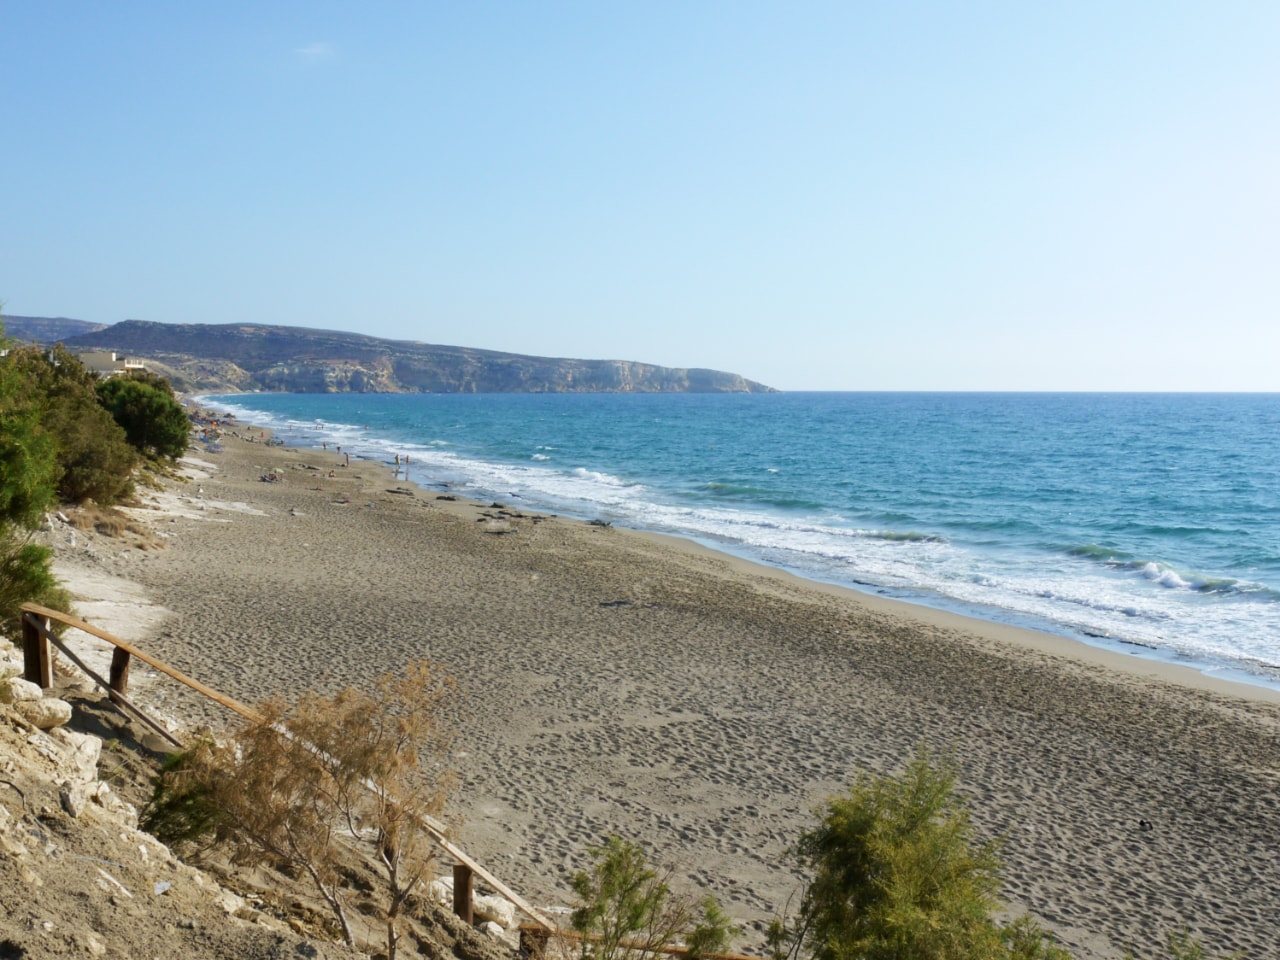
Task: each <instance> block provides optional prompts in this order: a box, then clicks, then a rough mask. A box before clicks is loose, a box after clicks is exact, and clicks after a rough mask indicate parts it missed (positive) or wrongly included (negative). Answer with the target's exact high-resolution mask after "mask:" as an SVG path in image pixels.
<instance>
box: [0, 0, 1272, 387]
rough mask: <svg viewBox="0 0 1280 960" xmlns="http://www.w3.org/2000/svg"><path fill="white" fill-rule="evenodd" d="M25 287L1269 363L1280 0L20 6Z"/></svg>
mask: <svg viewBox="0 0 1280 960" xmlns="http://www.w3.org/2000/svg"><path fill="white" fill-rule="evenodd" d="M0 24H3V32H4V47H3V49H4V59H3V82H0V135H2V136H3V143H2V145H0V300H3V301H5V309H6V312H8V313H12V314H17V315H28V316H67V317H75V318H78V319H82V320H90V321H95V322H100V323H115V322H118V321H120V320H124V319H131V318H137V319H144V320H156V321H163V322H172V323H178V322H190V323H225V322H231V321H244V322H262V323H281V324H289V325H298V326H313V327H325V328H330V329H340V330H353V331H359V332H363V333H369V334H373V335H376V336H384V337H392V338H398V339H411V340H424V341H427V342H431V343H444V344H460V345H464V346H474V347H485V348H490V349H496V350H508V351H513V352H517V353H531V354H540V355H545V356H570V357H587V358H616V359H628V360H644V361H649V362H653V363H660V364H664V365H668V366H682V367H683V366H701V367H713V368H717V369H722V370H732V371H734V372H737V373H741V374H743V375H745V376H748V377H751V378H752V379H755V380H760V381H763V382H765V383H769V384H771V385H773V386H777V387H781V388H784V389H792V390H802V389H827V390H880V389H926V390H929V389H933V390H1019V389H1065V390H1095V389H1102V390H1266V391H1277V390H1280V3H1277V2H1275V0H1255V2H1243V3H1242V2H1232V0H1205V2H1194V3H1188V2H1178V0H1152V2H1124V0H1102V2H1087V0H1082V2H1075V0H1072V2H1067V0H1061V2H1052V0H1045V2H1035V0H1011V2H983V0H972V2H959V0H955V2H942V0H938V2H910V0H896V2H890V0H884V2H875V3H871V2H858V0H841V2H831V3H825V2H806V0H797V2H785V3H784V2H777V3H757V2H750V0H731V2H697V0H681V2H663V0H657V2H645V3H638V2H637V3H622V2H611V0H586V2H582V3H561V2H535V0H528V2H510V3H486V2H475V3H471V2H463V3H458V2H448V3H444V2H441V3H430V2H406V3H394V4H393V3H373V2H371V3H363V4H356V3H327V2H310V0H308V2H287V0H286V2H271V3H260V2H228V0H223V2H218V3H186V2H177V0H175V2H171V3H140V2H128V0H119V2H111V3H101V2H96V0H95V2H82V3H75V2H58V0H50V2H47V3H46V2H41V3H30V2H25V0H0Z"/></svg>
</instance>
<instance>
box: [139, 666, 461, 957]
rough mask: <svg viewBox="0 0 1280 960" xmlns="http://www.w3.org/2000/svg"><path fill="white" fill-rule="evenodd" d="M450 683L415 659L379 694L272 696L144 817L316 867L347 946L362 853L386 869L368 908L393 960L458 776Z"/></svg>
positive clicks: (182, 771)
mask: <svg viewBox="0 0 1280 960" xmlns="http://www.w3.org/2000/svg"><path fill="white" fill-rule="evenodd" d="M453 692H454V684H453V682H452V681H451V680H449V679H448V678H446V677H443V676H442V675H441V674H440V673H439V672H438V671H437V670H435V669H434V668H433V667H432V666H431V665H430V664H427V663H422V662H419V663H414V664H411V665H410V666H409V667H408V668H406V669H405V670H404V671H403V672H400V673H392V674H388V675H386V676H385V677H383V678H382V679H381V680H379V681H378V682H377V684H376V685H375V687H374V689H372V690H371V691H367V692H366V691H361V690H357V689H355V688H347V689H344V690H341V691H339V692H337V693H335V694H333V695H330V696H324V695H321V694H317V693H308V694H305V695H304V696H302V697H301V698H299V700H298V701H297V703H296V704H294V705H293V706H292V707H290V706H288V705H286V704H285V703H284V702H283V701H279V700H274V701H271V702H268V703H266V704H264V705H262V707H261V708H260V713H261V717H260V719H258V720H255V721H253V722H249V723H246V724H243V725H241V726H240V727H238V728H236V729H234V730H233V731H231V732H230V734H229V735H228V736H227V737H226V738H224V739H221V740H214V739H212V738H209V739H205V740H202V741H200V742H199V743H197V744H196V745H195V746H194V747H193V748H191V749H190V750H188V751H187V752H186V753H185V754H184V755H183V757H182V759H181V760H180V761H178V762H175V763H173V764H171V765H170V766H169V767H167V768H166V769H165V770H164V771H163V772H162V773H161V776H160V778H159V780H158V781H157V784H156V787H155V792H154V794H153V797H152V801H151V803H150V804H149V805H148V807H147V809H146V810H145V811H144V815H143V823H144V825H145V826H147V827H149V828H151V829H155V830H157V831H158V833H157V835H158V836H160V837H161V839H166V838H169V839H171V840H176V841H180V842H181V843H183V844H185V845H188V846H200V845H207V846H217V847H221V848H225V849H227V850H228V851H229V853H230V855H231V859H232V861H233V862H234V863H236V864H240V865H250V866H260V865H271V866H274V867H277V868H280V869H284V870H287V871H290V872H292V873H296V874H299V875H304V876H306V877H308V878H309V879H310V880H311V881H312V883H313V884H314V886H315V888H316V890H317V891H318V892H319V894H320V896H321V898H322V899H323V900H324V902H325V903H326V905H327V906H328V908H329V910H330V911H331V912H332V914H333V917H334V920H335V921H336V922H337V925H338V928H339V929H340V931H341V936H342V938H343V940H345V941H346V943H347V944H348V945H354V944H355V937H354V933H353V930H352V927H351V922H350V909H349V900H350V898H351V896H352V894H351V892H350V889H349V883H348V881H349V879H350V877H351V872H350V869H349V868H348V867H346V866H344V863H345V862H346V856H345V854H346V853H347V851H348V850H349V849H350V848H358V849H361V850H363V851H364V852H365V853H367V854H368V855H369V856H370V858H371V859H372V860H373V862H375V863H376V864H377V865H378V872H379V875H380V878H381V880H380V894H377V895H375V899H374V906H373V909H374V912H376V913H378V914H380V916H381V918H382V921H383V922H384V924H385V933H386V950H387V954H386V955H387V957H388V958H389V960H395V957H396V953H397V944H398V943H399V940H400V936H401V923H402V918H403V914H404V911H405V909H406V906H407V905H408V904H409V902H410V898H411V896H412V895H413V894H414V893H415V892H416V891H418V890H419V888H420V886H421V884H422V882H423V880H424V878H425V877H426V871H427V870H428V868H429V866H430V863H431V861H432V860H433V859H434V855H435V848H434V846H433V844H432V842H431V837H430V833H429V832H428V830H427V828H426V824H427V823H429V822H430V821H431V818H434V817H436V816H438V815H439V814H440V813H442V812H443V809H444V804H445V799H446V797H447V795H448V793H449V792H450V790H451V789H452V786H453V783H454V776H453V774H452V773H451V772H450V770H449V768H448V765H447V761H448V759H449V756H450V751H451V744H452V740H453V737H452V733H451V726H450V724H449V723H448V720H447V710H448V709H449V704H450V701H451V700H452V698H453Z"/></svg>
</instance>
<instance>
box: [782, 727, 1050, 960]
mask: <svg viewBox="0 0 1280 960" xmlns="http://www.w3.org/2000/svg"><path fill="white" fill-rule="evenodd" d="M955 782H956V778H955V771H954V768H953V767H952V766H951V765H949V764H941V765H935V764H934V763H933V762H932V760H931V758H930V756H929V753H928V751H927V750H925V749H924V748H923V747H921V748H919V749H918V750H917V751H916V754H915V757H914V758H913V759H912V760H911V762H910V763H908V765H907V767H906V769H905V770H904V771H903V773H902V774H901V775H900V776H898V777H890V776H884V777H877V776H863V777H860V778H859V779H858V780H857V782H855V783H854V784H853V786H852V787H850V788H849V791H848V792H847V793H846V794H844V795H841V796H836V797H831V798H830V799H828V800H827V802H826V804H825V805H824V806H823V807H822V808H821V809H820V810H819V811H818V814H819V816H820V817H821V822H820V823H819V824H818V825H817V826H816V827H814V828H813V829H811V830H809V831H807V832H806V833H804V834H803V835H802V836H801V838H800V841H799V844H798V846H797V852H798V854H799V858H800V861H801V864H802V866H803V867H805V868H806V869H807V870H808V871H809V872H810V874H811V880H810V881H809V884H808V886H807V887H806V888H805V889H804V892H803V895H802V897H801V902H800V909H799V912H798V915H797V916H796V917H795V919H794V921H793V922H791V923H788V922H787V921H784V920H781V919H778V920H775V921H774V922H773V923H772V924H771V926H770V929H769V933H768V945H769V948H770V951H771V952H772V954H773V956H774V957H775V958H779V960H780V958H786V957H796V956H799V955H800V954H801V953H804V952H807V953H808V954H809V955H810V956H812V957H814V958H815V960H988V958H991V960H995V958H1001V960H1066V958H1068V956H1069V955H1068V954H1067V953H1066V951H1064V950H1062V949H1061V948H1059V947H1056V946H1054V945H1053V944H1052V943H1051V941H1050V940H1049V939H1048V937H1047V936H1046V934H1044V932H1043V931H1042V930H1041V929H1040V928H1039V926H1037V925H1036V924H1035V922H1034V921H1033V920H1031V919H1030V918H1023V919H1021V920H1018V921H1016V922H1014V923H1012V924H1009V925H1007V926H1001V925H1000V924H998V923H997V922H996V921H995V920H994V919H992V912H993V911H994V910H995V909H996V908H997V906H998V905H999V902H998V900H997V894H998V892H999V888H1000V881H999V877H998V876H997V869H998V867H999V861H998V860H997V858H996V854H995V849H994V846H993V845H991V844H981V843H978V842H977V841H976V838H975V837H974V833H973V828H972V826H971V824H970V821H969V815H968V811H967V810H966V808H965V806H964V804H963V802H962V801H961V800H960V798H959V797H958V796H957V795H956V792H955Z"/></svg>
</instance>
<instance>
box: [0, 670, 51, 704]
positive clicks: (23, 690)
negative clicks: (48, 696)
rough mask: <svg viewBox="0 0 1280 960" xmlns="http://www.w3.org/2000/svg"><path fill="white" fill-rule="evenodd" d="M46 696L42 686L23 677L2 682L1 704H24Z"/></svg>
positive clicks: (0, 682) (7, 678) (8, 678)
mask: <svg viewBox="0 0 1280 960" xmlns="http://www.w3.org/2000/svg"><path fill="white" fill-rule="evenodd" d="M43 696H44V691H43V690H41V689H40V685H39V684H37V683H32V682H31V681H30V680H23V679H22V678H21V677H17V676H14V677H6V678H5V679H4V680H0V703H22V702H23V701H27V700H39V699H40V698H41V697H43Z"/></svg>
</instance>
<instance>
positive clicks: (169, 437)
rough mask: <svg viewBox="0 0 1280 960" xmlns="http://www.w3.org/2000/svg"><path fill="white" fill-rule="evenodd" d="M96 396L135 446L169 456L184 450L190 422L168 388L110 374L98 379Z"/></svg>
mask: <svg viewBox="0 0 1280 960" xmlns="http://www.w3.org/2000/svg"><path fill="white" fill-rule="evenodd" d="M98 399H99V400H100V401H101V402H102V405H103V406H104V407H106V408H107V410H109V411H110V413H111V416H113V417H114V418H115V421H116V423H118V424H120V426H122V427H124V432H125V436H126V437H127V438H128V440H129V443H131V444H132V445H133V446H134V447H135V448H136V449H137V450H139V451H141V452H142V453H144V454H147V455H148V456H156V457H170V458H173V459H176V458H178V457H180V456H182V455H183V453H185V452H186V449H187V439H188V435H189V434H190V431H191V423H190V421H189V420H188V419H187V414H186V411H185V410H183V409H182V405H181V404H180V403H178V401H177V400H175V399H174V397H173V393H172V391H171V390H170V391H168V392H166V391H165V390H162V389H160V388H159V387H156V386H154V385H153V384H151V383H148V382H146V381H144V380H134V379H130V378H128V377H111V378H109V379H107V380H102V381H100V382H99V383H98Z"/></svg>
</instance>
